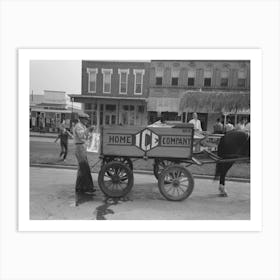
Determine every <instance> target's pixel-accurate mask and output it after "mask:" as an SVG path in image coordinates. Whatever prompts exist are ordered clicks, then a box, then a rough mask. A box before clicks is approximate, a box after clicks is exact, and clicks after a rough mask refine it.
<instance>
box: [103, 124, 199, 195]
mask: <svg viewBox="0 0 280 280" xmlns="http://www.w3.org/2000/svg"><path fill="white" fill-rule="evenodd" d="M193 135H194V129H193V125H192V124H182V125H179V126H174V127H133V128H131V127H130V128H128V127H104V128H102V129H101V143H100V144H101V147H100V157H101V158H102V161H103V164H102V167H101V169H100V171H99V175H98V183H99V187H100V189H101V190H102V192H103V193H104V194H105V195H107V196H110V197H122V196H125V195H126V194H128V193H129V192H130V190H131V188H132V187H133V182H134V177H133V163H132V159H144V160H148V159H154V174H155V176H156V177H157V179H158V187H159V190H160V193H161V194H162V195H163V196H164V197H165V198H166V199H168V200H175V201H178V200H183V199H186V198H187V197H188V196H190V194H191V193H192V191H193V188H194V179H193V176H192V174H191V173H190V172H189V171H188V169H187V168H186V167H185V166H183V165H181V163H186V164H194V163H195V164H197V161H196V160H195V158H193ZM166 162H168V164H167V163H166Z"/></svg>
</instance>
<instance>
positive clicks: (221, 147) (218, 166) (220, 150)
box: [214, 136, 225, 180]
mask: <svg viewBox="0 0 280 280" xmlns="http://www.w3.org/2000/svg"><path fill="white" fill-rule="evenodd" d="M224 145H225V136H223V137H222V138H221V139H220V142H219V144H218V156H219V157H223V155H224ZM222 166H223V165H222V163H220V162H217V163H216V171H215V176H214V180H218V179H219V177H220V175H221V171H222Z"/></svg>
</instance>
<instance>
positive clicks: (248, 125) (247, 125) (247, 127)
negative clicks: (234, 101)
mask: <svg viewBox="0 0 280 280" xmlns="http://www.w3.org/2000/svg"><path fill="white" fill-rule="evenodd" d="M245 130H247V131H249V132H250V130H251V125H250V123H247V124H246V125H245Z"/></svg>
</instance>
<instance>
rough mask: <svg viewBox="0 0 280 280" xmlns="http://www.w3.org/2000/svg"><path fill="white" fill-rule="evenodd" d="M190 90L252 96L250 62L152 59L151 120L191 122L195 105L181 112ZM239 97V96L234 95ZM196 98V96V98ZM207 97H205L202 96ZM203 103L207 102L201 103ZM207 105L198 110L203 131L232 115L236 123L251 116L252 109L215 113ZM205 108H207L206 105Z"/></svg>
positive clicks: (149, 115)
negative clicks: (160, 118) (224, 117)
mask: <svg viewBox="0 0 280 280" xmlns="http://www.w3.org/2000/svg"><path fill="white" fill-rule="evenodd" d="M186 91H192V92H193V93H195V92H199V93H204V92H205V96H206V93H209V92H211V93H213V94H215V93H217V94H219V93H220V92H223V93H225V95H226V94H227V93H228V94H229V95H230V94H231V96H236V97H237V98H238V93H242V94H244V93H246V94H248V95H250V61H236V60H235V61H222V60H208V61H203V60H197V61H194V60H189V61H186V60H182V61H171V60H152V61H151V67H150V94H149V99H148V106H147V108H148V119H149V122H153V121H155V120H156V119H158V118H159V117H164V119H165V120H181V121H189V120H190V118H191V115H192V113H193V110H194V109H193V106H192V107H188V104H186V106H185V108H184V110H183V111H182V109H180V101H181V100H182V96H184V93H185V92H186ZM234 94H236V95H234ZM194 96H195V95H194ZM200 96H203V94H200ZM200 103H203V99H201V102H200ZM206 105H207V104H205V106H204V108H201V107H200V111H197V113H198V116H199V119H200V120H201V123H202V128H203V130H212V126H213V124H214V122H215V120H216V118H217V117H220V116H221V115H223V114H224V115H228V116H229V118H231V120H232V122H233V123H236V122H237V121H238V120H239V118H241V117H245V116H246V117H249V114H250V111H249V110H236V111H235V112H223V111H222V110H221V112H217V111H211V110H209V108H207V106H206ZM202 107H203V106H202Z"/></svg>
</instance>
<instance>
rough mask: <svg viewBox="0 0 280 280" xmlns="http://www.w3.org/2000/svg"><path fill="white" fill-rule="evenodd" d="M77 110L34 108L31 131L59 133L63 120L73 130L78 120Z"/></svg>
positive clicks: (31, 114) (31, 116) (31, 117)
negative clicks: (74, 123)
mask: <svg viewBox="0 0 280 280" xmlns="http://www.w3.org/2000/svg"><path fill="white" fill-rule="evenodd" d="M77 117H78V112H77V110H73V112H72V111H71V110H66V109H45V108H40V107H35V108H32V109H31V111H30V129H31V131H38V132H58V131H59V127H60V124H61V122H62V120H65V126H66V127H67V128H71V126H72V124H73V122H74V121H75V120H76V119H77Z"/></svg>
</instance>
